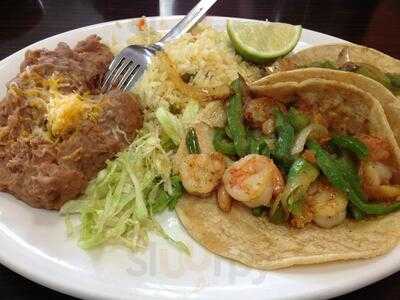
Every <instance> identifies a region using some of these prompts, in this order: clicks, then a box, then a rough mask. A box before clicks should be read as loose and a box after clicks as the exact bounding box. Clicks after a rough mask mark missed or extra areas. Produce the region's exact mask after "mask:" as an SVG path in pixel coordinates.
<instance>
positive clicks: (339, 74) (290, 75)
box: [251, 68, 400, 143]
mask: <svg viewBox="0 0 400 300" xmlns="http://www.w3.org/2000/svg"><path fill="white" fill-rule="evenodd" d="M399 69H400V68H399ZM310 78H321V79H326V80H335V81H338V82H343V83H347V84H351V85H353V86H355V87H358V88H360V89H362V90H363V91H365V92H367V93H369V94H370V95H371V96H373V97H374V98H375V99H377V100H378V101H379V103H380V104H381V105H382V108H383V110H384V112H385V115H386V118H387V120H388V122H389V125H390V128H391V129H392V131H393V133H394V136H395V138H396V140H397V143H400V122H399V117H398V116H399V115H400V101H399V99H398V98H396V97H395V96H394V95H393V94H392V93H391V92H390V91H389V90H388V89H386V88H385V87H384V86H383V85H381V84H380V83H379V82H377V81H375V80H372V79H370V78H368V77H365V76H362V75H359V74H356V73H350V72H344V71H336V70H330V69H322V68H307V69H297V70H292V71H286V72H278V73H275V74H271V75H269V76H266V77H264V78H262V79H260V80H257V81H255V82H253V83H252V85H251V89H252V91H253V92H254V94H255V95H256V96H258V95H259V94H265V92H266V91H265V89H263V87H262V86H263V85H271V84H278V83H280V84H281V85H283V88H282V89H281V90H280V92H281V93H282V94H283V96H285V95H284V93H290V91H287V90H288V89H290V85H293V84H294V83H298V82H302V81H304V80H306V79H310ZM285 82H286V84H285ZM284 99H287V97H284Z"/></svg>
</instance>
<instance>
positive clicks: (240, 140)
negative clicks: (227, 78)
mask: <svg viewBox="0 0 400 300" xmlns="http://www.w3.org/2000/svg"><path fill="white" fill-rule="evenodd" d="M232 86H233V87H234V88H233V90H234V91H235V95H233V96H231V97H230V99H229V103H228V110H227V119H228V126H229V130H230V132H231V135H232V139H233V144H234V145H235V149H236V153H237V155H238V156H240V157H243V156H245V155H247V153H248V149H249V143H248V140H247V132H246V127H245V126H244V122H243V103H242V96H241V95H242V91H241V87H240V86H241V83H240V79H236V80H235V81H233V83H232Z"/></svg>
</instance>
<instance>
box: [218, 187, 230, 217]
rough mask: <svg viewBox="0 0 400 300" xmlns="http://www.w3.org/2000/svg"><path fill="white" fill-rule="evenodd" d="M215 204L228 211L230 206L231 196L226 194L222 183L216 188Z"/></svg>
mask: <svg viewBox="0 0 400 300" xmlns="http://www.w3.org/2000/svg"><path fill="white" fill-rule="evenodd" d="M217 204H218V207H219V208H220V209H221V210H222V211H223V212H229V211H230V210H231V207H232V197H231V196H230V195H229V194H228V192H227V191H226V189H225V187H224V185H223V184H221V185H220V186H219V188H218V193H217Z"/></svg>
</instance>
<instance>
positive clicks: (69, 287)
mask: <svg viewBox="0 0 400 300" xmlns="http://www.w3.org/2000/svg"><path fill="white" fill-rule="evenodd" d="M140 18H141V17H134V18H126V19H119V20H112V21H107V22H101V23H96V24H92V25H88V26H84V27H79V28H75V29H71V30H68V31H65V32H61V33H58V34H55V35H52V36H49V37H46V38H44V39H42V40H39V41H36V42H34V43H32V44H30V45H28V46H26V47H23V48H21V49H20V50H18V51H16V52H14V53H13V54H11V55H9V56H7V57H5V58H3V59H2V60H1V61H0V72H1V70H2V69H3V68H6V67H7V64H8V62H9V60H12V59H14V58H15V57H17V56H19V55H21V54H23V53H24V52H25V51H26V50H28V49H30V48H35V47H37V46H38V45H39V43H46V42H48V41H50V40H54V39H57V38H61V37H62V36H63V35H65V34H71V33H74V32H78V31H82V30H84V31H85V30H92V29H95V28H100V27H104V26H108V25H111V26H113V24H117V23H127V22H134V21H135V20H138V19H140ZM181 18H183V15H172V16H149V17H146V19H148V20H154V21H163V20H179V19H181ZM210 19H211V20H215V21H218V20H219V21H224V20H227V19H233V20H242V21H254V20H256V21H262V20H260V19H250V18H238V17H228V16H213V15H209V16H208V15H207V17H206V20H210ZM211 22H212V21H211ZM114 26H115V25H114ZM303 30H306V31H309V32H311V33H314V34H317V35H319V36H321V37H322V36H325V37H326V38H330V39H332V38H333V39H335V40H337V41H338V42H340V41H342V42H348V41H346V40H343V39H340V38H337V37H334V36H331V35H328V34H324V33H321V32H318V31H314V30H310V29H306V28H303ZM1 227H2V224H1V223H0V241H6V240H7V239H8V240H12V241H13V242H14V243H16V241H15V240H13V239H12V238H11V237H10V236H7V235H6V234H5V233H4V230H2V229H1ZM11 256H12V255H9V254H7V253H5V252H4V251H3V249H0V263H1V264H2V265H4V266H5V267H7V268H9V269H10V270H12V271H13V272H15V273H17V274H19V275H21V276H23V277H25V278H27V279H29V280H31V281H33V282H35V283H37V284H40V285H42V286H45V287H47V288H50V289H53V290H56V291H58V292H61V293H64V294H67V295H70V296H74V297H79V298H83V299H110V298H111V297H112V298H114V297H116V298H118V295H115V294H111V293H110V292H109V291H107V292H105V291H104V290H102V291H100V290H93V289H90V288H89V289H88V288H82V286H79V285H77V284H76V282H74V281H71V282H68V281H65V280H64V281H63V280H58V279H57V278H54V277H52V276H51V274H50V275H49V274H46V273H45V272H43V271H41V270H39V271H37V270H34V269H33V268H32V267H31V268H30V267H27V265H26V264H24V263H23V262H22V261H19V260H18V259H15V258H16V257H14V259H9V258H10V257H11ZM399 269H400V264H398V265H395V264H393V265H392V266H391V267H387V268H385V269H384V270H381V271H380V272H377V273H374V274H373V275H370V276H369V277H368V278H367V279H365V277H363V279H362V280H361V279H359V280H353V281H352V283H351V284H348V285H346V286H344V287H340V288H337V287H330V288H328V289H324V290H322V291H321V290H314V291H312V292H309V293H307V294H304V295H300V297H296V299H317V298H318V299H321V297H322V298H330V297H335V296H340V295H343V294H346V293H348V292H351V291H354V290H357V289H360V288H363V287H365V286H367V285H370V284H372V283H374V282H376V281H378V280H381V279H383V278H385V277H387V276H390V275H391V274H393V273H395V272H397V271H398V270H399ZM91 281H93V282H97V281H96V280H95V279H94V278H91ZM135 295H136V296H138V297H141V298H142V299H160V296H159V295H153V296H152V295H143V294H142V293H141V292H138V293H134V294H133V293H132V294H131V296H135ZM176 297H177V298H179V295H177V296H176ZM165 298H169V297H168V296H166V297H165ZM174 298H175V297H174ZM118 299H119V298H118ZM121 299H125V298H121Z"/></svg>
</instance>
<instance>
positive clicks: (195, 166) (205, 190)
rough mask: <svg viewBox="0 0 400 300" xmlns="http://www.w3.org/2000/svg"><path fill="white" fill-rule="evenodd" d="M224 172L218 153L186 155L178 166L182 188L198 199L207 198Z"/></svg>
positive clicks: (220, 156)
mask: <svg viewBox="0 0 400 300" xmlns="http://www.w3.org/2000/svg"><path fill="white" fill-rule="evenodd" d="M224 171H225V160H224V156H223V155H222V154H220V153H218V152H213V153H202V154H188V155H186V156H184V157H183V160H182V162H181V163H180V165H179V174H180V176H181V180H182V185H183V187H184V188H185V189H186V191H187V192H188V193H189V194H193V195H196V196H200V197H206V196H208V195H209V194H210V193H211V192H212V191H213V190H214V189H215V188H216V187H217V186H218V184H219V183H220V181H221V178H222V175H223V174H224Z"/></svg>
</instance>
